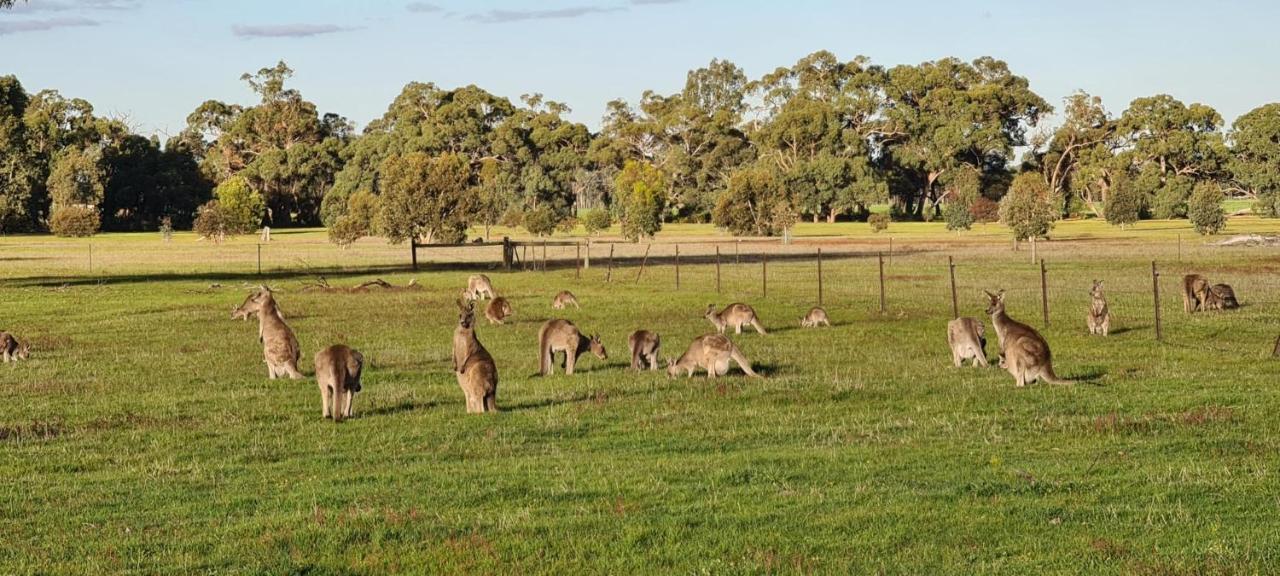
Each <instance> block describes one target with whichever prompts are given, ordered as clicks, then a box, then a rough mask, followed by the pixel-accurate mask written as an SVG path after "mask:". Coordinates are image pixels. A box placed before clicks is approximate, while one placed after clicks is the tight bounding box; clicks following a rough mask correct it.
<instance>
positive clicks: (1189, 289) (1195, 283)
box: [1182, 274, 1209, 314]
mask: <svg viewBox="0 0 1280 576" xmlns="http://www.w3.org/2000/svg"><path fill="white" fill-rule="evenodd" d="M1208 292H1209V280H1208V279H1207V278H1205V277H1204V276H1201V275H1199V274H1187V275H1186V276H1183V277H1182V310H1183V311H1184V312H1186V313H1187V314H1190V313H1192V312H1196V311H1199V310H1204V301H1205V298H1206V294H1207V293H1208Z"/></svg>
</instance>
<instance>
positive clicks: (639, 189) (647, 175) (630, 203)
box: [614, 160, 667, 240]
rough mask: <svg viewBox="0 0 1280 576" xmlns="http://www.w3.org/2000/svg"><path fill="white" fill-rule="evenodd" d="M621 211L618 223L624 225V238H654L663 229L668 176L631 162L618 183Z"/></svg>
mask: <svg viewBox="0 0 1280 576" xmlns="http://www.w3.org/2000/svg"><path fill="white" fill-rule="evenodd" d="M614 187H615V194H616V196H615V197H616V198H617V199H618V203H619V204H618V207H619V208H620V209H621V212H620V214H619V218H618V220H619V221H621V223H622V235H623V237H625V238H627V239H628V240H639V239H640V238H652V237H653V235H654V234H657V233H658V231H659V230H661V229H662V211H663V210H664V209H665V203H666V202H665V200H666V196H665V190H666V187H667V184H666V176H664V175H663V174H662V171H661V170H659V169H658V168H656V167H655V166H653V165H651V164H648V163H645V162H636V161H633V160H628V161H627V163H626V165H625V166H623V168H622V171H621V172H619V173H618V177H617V178H615V179H614Z"/></svg>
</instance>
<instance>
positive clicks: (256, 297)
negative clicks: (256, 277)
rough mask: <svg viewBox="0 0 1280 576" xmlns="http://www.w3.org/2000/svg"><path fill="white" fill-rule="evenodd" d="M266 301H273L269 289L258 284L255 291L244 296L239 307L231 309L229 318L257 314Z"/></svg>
mask: <svg viewBox="0 0 1280 576" xmlns="http://www.w3.org/2000/svg"><path fill="white" fill-rule="evenodd" d="M268 302H272V303H274V302H275V300H274V299H273V298H272V297H271V289H270V288H267V287H266V286H259V287H258V289H257V290H256V291H254V292H251V293H250V294H249V295H248V296H247V297H245V299H244V303H243V304H241V305H240V307H239V308H236V309H235V310H232V311H231V319H232V320H237V319H244V318H248V317H249V316H252V315H254V314H257V313H258V311H259V310H262V308H263V307H264V306H266V305H267V303H268Z"/></svg>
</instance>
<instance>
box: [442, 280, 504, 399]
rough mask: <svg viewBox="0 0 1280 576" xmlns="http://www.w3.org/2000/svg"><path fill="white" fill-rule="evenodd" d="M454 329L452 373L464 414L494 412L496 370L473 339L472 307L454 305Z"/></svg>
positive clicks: (460, 303)
mask: <svg viewBox="0 0 1280 576" xmlns="http://www.w3.org/2000/svg"><path fill="white" fill-rule="evenodd" d="M458 308H459V309H460V313H459V314H458V327H457V328H455V329H454V330H453V373H454V375H455V376H457V377H458V387H459V388H462V394H463V395H464V396H466V398H467V413H468V414H478V413H481V412H497V411H498V366H497V364H494V362H493V356H491V355H490V354H489V351H488V350H485V348H484V345H482V344H480V339H478V338H476V325H475V324H476V323H475V320H476V318H475V304H473V303H471V302H468V303H466V304H463V303H462V302H461V301H459V302H458Z"/></svg>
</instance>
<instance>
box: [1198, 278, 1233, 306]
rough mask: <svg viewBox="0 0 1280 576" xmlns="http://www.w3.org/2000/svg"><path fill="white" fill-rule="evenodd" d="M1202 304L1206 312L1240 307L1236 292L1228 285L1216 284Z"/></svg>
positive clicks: (1211, 287)
mask: <svg viewBox="0 0 1280 576" xmlns="http://www.w3.org/2000/svg"><path fill="white" fill-rule="evenodd" d="M1204 296H1205V299H1204V302H1203V303H1202V306H1203V309H1204V310H1233V309H1235V308H1239V307H1240V302H1238V301H1236V292H1235V290H1232V289H1231V286H1229V285H1227V284H1214V285H1213V286H1210V287H1209V291H1208V292H1205V295H1204Z"/></svg>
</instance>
